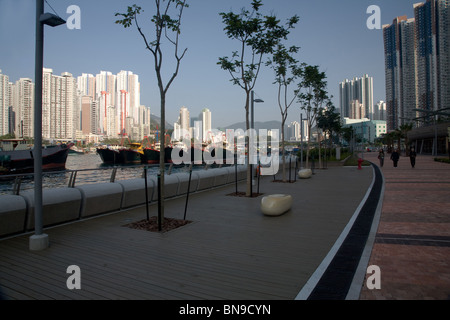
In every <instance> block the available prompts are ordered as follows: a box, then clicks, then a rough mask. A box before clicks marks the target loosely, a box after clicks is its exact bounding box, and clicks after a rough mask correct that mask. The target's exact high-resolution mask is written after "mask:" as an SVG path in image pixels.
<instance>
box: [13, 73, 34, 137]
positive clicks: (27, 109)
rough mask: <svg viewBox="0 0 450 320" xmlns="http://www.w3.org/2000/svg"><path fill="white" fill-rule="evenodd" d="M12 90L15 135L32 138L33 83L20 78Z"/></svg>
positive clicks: (27, 79)
mask: <svg viewBox="0 0 450 320" xmlns="http://www.w3.org/2000/svg"><path fill="white" fill-rule="evenodd" d="M12 90H13V108H14V112H15V115H16V135H18V136H19V137H28V138H31V137H33V136H34V83H33V82H32V80H31V79H29V78H20V79H19V80H18V81H16V83H15V84H14V85H13V89H12Z"/></svg>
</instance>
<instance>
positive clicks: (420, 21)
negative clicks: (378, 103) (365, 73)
mask: <svg viewBox="0 0 450 320" xmlns="http://www.w3.org/2000/svg"><path fill="white" fill-rule="evenodd" d="M449 7H450V3H449V0H427V1H426V2H424V3H417V4H414V18H412V19H407V17H406V16H401V17H397V18H395V19H394V21H393V23H392V24H390V25H384V26H383V39H384V52H385V73H386V121H387V129H388V131H392V130H394V129H396V128H398V127H399V126H401V125H402V124H405V123H416V122H414V119H415V118H417V117H418V116H422V115H424V114H421V113H420V112H417V111H416V110H414V109H425V110H429V111H436V110H439V109H443V108H446V107H448V106H449V102H450V101H449V97H450V93H449V91H450V90H449V72H450V69H449V68H450V66H449V55H448V49H449V25H450V23H449ZM418 125H420V123H418Z"/></svg>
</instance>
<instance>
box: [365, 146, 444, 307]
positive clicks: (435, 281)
mask: <svg viewBox="0 0 450 320" xmlns="http://www.w3.org/2000/svg"><path fill="white" fill-rule="evenodd" d="M376 156H377V154H376V153H364V157H365V159H368V160H371V161H373V162H374V163H378V160H377V159H376ZM381 170H382V172H383V175H384V179H385V192H384V198H383V206H382V214H381V218H380V221H379V226H378V230H377V233H376V237H375V243H374V246H373V250H372V254H371V257H370V260H369V265H378V266H379V267H380V271H381V289H380V290H376V289H374V290H369V289H368V288H367V287H366V286H364V288H363V289H362V292H361V296H360V299H361V300H382V299H386V300H427V299H432V300H448V299H450V205H449V204H450V164H447V163H439V162H435V161H434V160H433V157H431V156H420V155H419V156H418V157H417V163H416V166H415V168H412V167H411V165H410V162H409V158H406V157H404V156H403V157H401V158H400V161H399V165H398V167H397V168H394V167H393V164H392V161H390V160H389V159H386V160H385V163H384V166H383V167H382V168H381Z"/></svg>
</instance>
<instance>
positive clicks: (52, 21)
mask: <svg viewBox="0 0 450 320" xmlns="http://www.w3.org/2000/svg"><path fill="white" fill-rule="evenodd" d="M39 21H40V22H41V23H42V24H46V25H48V26H50V27H57V26H60V25H62V24H65V23H66V20H64V19H62V18H61V17H59V16H57V15H54V14H52V13H44V14H41V17H40V18H39Z"/></svg>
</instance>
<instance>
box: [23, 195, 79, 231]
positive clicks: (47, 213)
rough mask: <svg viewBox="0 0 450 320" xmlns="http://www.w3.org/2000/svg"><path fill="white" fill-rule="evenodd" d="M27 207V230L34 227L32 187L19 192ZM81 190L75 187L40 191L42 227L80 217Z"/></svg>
mask: <svg viewBox="0 0 450 320" xmlns="http://www.w3.org/2000/svg"><path fill="white" fill-rule="evenodd" d="M21 196H22V197H24V198H25V201H26V203H27V208H28V216H27V228H26V229H27V230H33V229H34V219H35V218H34V205H35V203H34V189H30V190H25V191H23V192H22V193H21ZM81 204H82V195H81V192H80V191H79V190H77V189H75V188H55V189H44V190H43V191H42V223H43V226H44V227H47V226H52V225H56V224H60V223H64V222H69V221H73V220H77V219H79V218H80V210H81Z"/></svg>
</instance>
